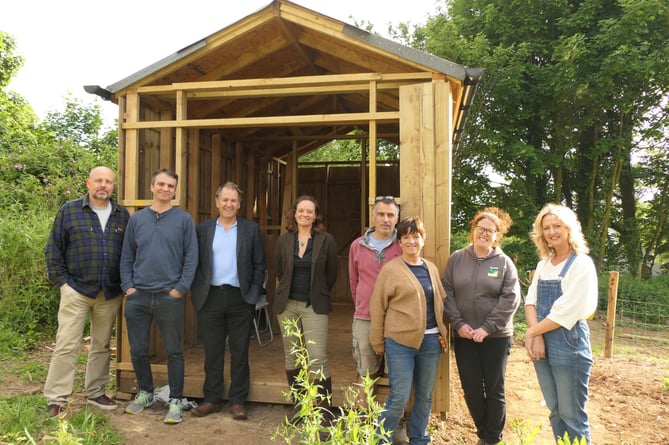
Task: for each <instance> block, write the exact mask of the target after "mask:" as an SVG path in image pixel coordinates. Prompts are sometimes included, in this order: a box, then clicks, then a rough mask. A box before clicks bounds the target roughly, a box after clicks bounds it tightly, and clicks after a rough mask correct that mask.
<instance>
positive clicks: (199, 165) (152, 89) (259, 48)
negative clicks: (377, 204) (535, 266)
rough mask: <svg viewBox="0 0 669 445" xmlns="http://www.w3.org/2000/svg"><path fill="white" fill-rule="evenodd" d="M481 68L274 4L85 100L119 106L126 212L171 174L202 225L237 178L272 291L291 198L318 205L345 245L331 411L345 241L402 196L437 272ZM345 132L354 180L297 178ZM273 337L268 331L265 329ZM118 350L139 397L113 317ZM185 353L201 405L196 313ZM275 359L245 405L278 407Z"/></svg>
mask: <svg viewBox="0 0 669 445" xmlns="http://www.w3.org/2000/svg"><path fill="white" fill-rule="evenodd" d="M481 73H482V71H481V70H480V69H468V68H466V67H464V66H461V65H458V64H455V63H452V62H449V61H447V60H444V59H440V58H438V57H434V56H432V55H430V54H426V53H423V52H420V51H417V50H415V49H412V48H409V47H405V46H402V45H399V44H397V43H395V42H392V41H390V40H387V39H385V38H382V37H379V36H377V35H373V34H370V33H368V32H365V31H363V30H360V29H358V28H356V27H353V26H351V25H348V24H346V23H343V22H341V21H338V20H335V19H332V18H330V17H327V16H324V15H322V14H319V13H318V12H315V11H312V10H309V9H306V8H304V7H301V6H299V5H297V4H295V3H292V2H289V1H286V0H274V1H272V2H271V3H270V4H268V5H267V6H266V7H264V8H263V9H260V10H259V11H257V12H255V13H253V14H251V15H249V16H247V17H245V18H243V19H241V20H239V21H237V22H236V23H233V24H232V25H230V26H228V27H226V28H224V29H221V30H220V31H218V32H216V33H214V34H212V35H210V36H207V37H205V38H203V39H202V40H199V41H197V42H195V43H193V44H192V45H189V46H187V47H185V48H183V49H181V50H179V51H177V52H176V53H174V54H172V55H171V56H169V57H166V58H164V59H162V60H159V61H158V62H156V63H153V64H151V65H149V66H147V67H146V68H145V69H143V70H141V71H139V72H137V73H135V74H132V75H130V76H128V77H127V78H125V79H122V80H120V81H119V82H116V83H114V84H112V85H110V86H108V87H106V88H101V87H99V86H86V90H87V91H88V92H90V93H93V94H97V95H99V96H101V97H103V98H105V99H107V100H111V101H113V102H114V103H117V104H118V106H119V178H120V180H119V186H118V193H119V201H120V202H121V203H122V204H123V205H125V206H127V207H128V208H129V209H130V210H131V211H134V210H137V209H139V208H142V207H145V206H148V205H149V204H150V202H151V195H150V192H149V183H150V178H151V173H152V172H153V171H154V170H155V169H157V168H161V167H168V168H172V169H174V170H176V172H177V173H178V174H179V178H180V180H179V185H178V192H177V195H176V199H175V201H176V202H175V204H176V205H178V206H180V207H182V208H183V209H185V210H187V211H188V212H189V213H190V214H191V215H192V216H193V218H194V220H195V222H196V223H198V222H201V221H204V220H205V219H207V218H210V217H212V216H214V215H216V214H217V212H216V208H215V206H214V192H215V190H216V188H217V187H218V185H220V184H222V183H223V182H225V181H227V180H232V181H234V182H236V183H238V184H239V185H240V186H241V188H242V189H243V190H244V200H243V202H242V209H241V214H243V215H244V216H246V217H249V218H252V219H255V220H256V221H257V222H258V223H259V224H260V226H261V230H262V233H263V235H264V237H265V241H266V242H265V246H266V251H267V258H268V262H267V264H268V269H269V280H268V283H274V274H273V272H274V271H273V269H274V268H273V264H272V258H273V250H274V241H275V240H276V238H277V236H278V235H279V234H280V232H281V229H282V222H283V221H282V215H283V211H284V210H285V209H286V208H287V207H288V206H290V204H291V203H292V201H293V200H294V198H296V197H297V196H298V195H299V194H301V193H305V192H306V193H310V194H313V195H315V196H316V197H317V198H318V199H319V203H320V205H321V208H322V209H324V213H325V219H326V223H327V224H328V231H330V232H331V233H333V234H334V235H335V238H336V239H337V241H338V244H339V251H340V266H341V267H340V270H341V273H340V276H339V278H338V285H337V290H336V292H335V297H334V299H335V303H336V304H335V306H336V310H335V312H334V313H333V314H332V322H331V326H332V329H331V337H330V342H329V343H330V352H329V354H330V361H331V368H332V374H333V381H334V388H335V403H341V401H342V400H343V397H342V392H341V390H342V389H343V388H345V387H347V386H348V385H349V384H350V383H351V381H353V378H354V375H355V369H354V365H353V361H352V358H351V321H352V313H353V308H352V304H351V300H350V291H349V290H348V274H347V270H346V264H347V255H348V246H349V244H350V242H351V240H352V239H353V238H355V236H358V235H360V233H361V232H362V231H363V230H364V229H365V227H366V226H367V225H368V221H369V213H370V210H371V203H372V202H373V199H374V197H375V196H377V195H378V194H383V195H390V194H392V195H394V196H398V195H399V199H400V202H401V205H402V215H405V216H408V215H419V216H420V217H421V218H422V220H423V221H424V223H425V227H426V230H427V234H428V236H427V240H426V244H425V251H424V256H425V257H426V258H428V259H429V260H431V261H433V262H435V263H436V264H437V265H438V266H439V268H440V269H443V267H444V266H445V263H446V260H447V258H448V256H449V242H450V235H449V233H450V219H451V218H450V216H451V215H450V203H451V154H452V151H453V147H454V145H455V143H456V142H457V139H458V136H459V134H460V131H461V128H462V125H463V121H464V118H465V116H466V112H467V109H468V106H469V103H470V101H471V99H472V96H473V94H474V91H475V88H476V85H477V83H478V79H479V78H480V76H481ZM344 138H348V139H351V138H352V139H356V140H358V141H360V147H361V150H362V159H366V161H363V162H359V163H358V164H357V165H353V166H352V168H353V170H351V171H352V172H353V173H352V174H351V173H350V171H349V174H348V175H341V174H340V173H341V172H342V170H336V169H334V168H330V167H327V168H325V169H321V173H323V171H324V172H325V173H323V174H321V176H318V174H317V173H314V172H315V171H314V170H312V171H306V170H303V169H298V159H299V158H300V156H302V155H304V154H306V153H308V152H310V151H313V150H315V149H317V148H319V147H320V146H322V145H323V144H326V143H327V142H329V141H331V140H333V139H344ZM379 139H384V140H386V141H389V142H391V143H394V144H397V145H398V146H399V149H400V161H399V166H397V165H395V166H392V165H391V166H389V167H387V168H384V166H383V165H377V164H379V163H377V160H376V153H377V141H378V140H379ZM350 167H351V166H349V168H350ZM314 175H315V176H314ZM339 176H345V177H346V178H347V179H346V180H344V181H343V182H342V181H340V180H338V179H337V178H338V177H339ZM338 181H339V182H338ZM355 215H357V217H355ZM268 299H269V300H270V301H272V299H273V286H272V285H268ZM273 328H274V330H275V332H277V333H278V328H277V326H276V322H275V321H274V326H273ZM158 337H159V336H158V335H153V338H154V344H153V345H152V351H153V355H154V357H153V363H154V364H153V372H154V378H155V380H156V384H159V385H162V384H165V383H166V381H167V372H166V369H167V367H166V365H165V357H164V356H163V352H162V345H160V341H159V338H158ZM117 344H118V351H117V370H118V375H117V383H118V386H119V391H120V392H121V393H124V392H125V393H133V392H136V388H135V381H134V373H133V370H132V363H131V361H130V353H129V348H128V346H127V337H126V331H125V325H124V323H123V318H122V317H119V324H118V331H117ZM184 346H185V351H186V382H185V394H184V395H185V396H186V397H189V398H198V397H202V382H203V380H204V372H203V369H202V368H203V356H204V354H203V349H202V347H201V345H200V342H199V341H198V333H197V326H196V317H195V314H194V311H193V308H192V306H191V305H187V313H186V321H185V324H184ZM281 351H282V346H281V342H280V341H276V340H275V341H274V342H272V343H270V344H269V345H268V346H265V347H260V346H259V345H258V344H254V345H253V346H252V350H251V360H252V363H251V370H252V371H251V372H252V376H251V384H252V386H251V393H250V400H251V401H261V402H274V403H284V402H285V398H284V397H283V394H282V391H285V390H286V389H287V386H286V382H285V376H284V373H283V369H282V359H281ZM448 361H449V355H445V356H444V359H443V360H442V365H441V370H440V375H439V381H438V382H437V385H436V391H435V401H434V411H437V412H446V411H448V409H449V392H450V385H449V363H448ZM226 379H227V377H226Z"/></svg>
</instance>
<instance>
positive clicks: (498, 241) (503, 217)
mask: <svg viewBox="0 0 669 445" xmlns="http://www.w3.org/2000/svg"><path fill="white" fill-rule="evenodd" d="M482 219H487V220H490V221H492V223H493V224H494V225H495V230H497V236H496V237H495V241H493V242H492V246H493V247H499V246H501V245H502V241H504V235H506V234H507V232H508V231H509V229H510V228H511V225H512V224H513V221H512V220H511V217H510V216H509V214H508V213H506V212H505V211H504V210H502V209H500V208H497V207H486V208H485V209H483V210H479V211H478V212H476V215H474V218H472V220H471V221H470V225H471V227H470V230H469V236H467V240H468V241H469V242H470V243H473V242H474V231H475V230H476V225H477V224H478V223H479V221H481V220H482Z"/></svg>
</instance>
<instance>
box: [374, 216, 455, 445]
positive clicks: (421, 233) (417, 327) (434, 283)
mask: <svg viewBox="0 0 669 445" xmlns="http://www.w3.org/2000/svg"><path fill="white" fill-rule="evenodd" d="M397 239H398V240H399V242H400V247H401V248H402V256H400V257H397V258H395V259H393V260H391V261H389V262H388V263H387V264H386V265H385V266H383V269H381V272H379V276H378V278H377V280H376V285H375V286H374V293H373V294H372V301H371V303H370V313H371V318H372V323H371V331H370V334H369V339H370V341H371V343H372V346H373V347H374V350H375V351H376V353H377V354H383V353H385V355H386V364H387V366H388V378H389V382H390V393H389V394H388V398H387V399H386V403H385V406H384V408H383V412H382V413H381V417H380V419H379V422H381V421H382V422H383V429H384V431H385V432H386V434H384V439H385V440H389V438H390V437H391V435H392V432H393V431H394V430H395V428H397V425H398V423H399V421H400V418H401V417H402V413H403V412H404V408H405V407H406V404H407V402H408V401H409V396H410V394H411V387H412V385H413V389H414V393H413V394H414V401H413V407H412V408H411V414H410V415H409V427H408V434H409V440H410V441H411V443H412V444H423V443H428V442H430V436H429V435H428V434H427V432H426V429H427V423H428V420H429V418H430V410H431V408H432V390H433V389H434V382H435V379H436V377H437V370H438V368H439V360H440V358H441V352H442V350H443V349H444V348H445V347H446V342H445V341H444V339H445V338H447V328H446V325H445V323H444V300H445V298H446V292H445V291H444V287H443V286H442V284H441V279H440V278H439V271H438V270H437V266H435V265H434V264H433V263H431V262H429V261H427V260H425V259H424V258H422V257H421V250H422V249H423V245H424V243H425V229H424V228H423V223H422V222H421V221H420V219H418V217H413V218H404V219H403V220H402V221H400V223H399V224H398V225H397Z"/></svg>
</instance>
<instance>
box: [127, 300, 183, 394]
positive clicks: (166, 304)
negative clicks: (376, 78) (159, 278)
mask: <svg viewBox="0 0 669 445" xmlns="http://www.w3.org/2000/svg"><path fill="white" fill-rule="evenodd" d="M167 292H168V290H165V291H162V292H146V291H141V290H139V289H138V290H137V291H136V292H135V293H134V294H132V295H129V296H127V297H126V301H125V322H126V326H127V328H128V343H129V344H130V357H131V359H132V367H133V368H134V370H135V377H136V378H137V386H138V387H139V389H140V390H142V391H146V392H153V374H151V361H150V359H149V340H150V339H149V337H150V332H151V322H152V321H155V322H156V325H157V326H158V330H159V331H160V336H161V337H162V340H163V345H164V347H165V354H166V355H167V379H168V382H169V386H170V399H179V400H181V398H182V397H183V388H184V354H183V347H182V341H181V333H182V330H183V319H184V298H174V297H172V296H171V295H169V294H168V293H167Z"/></svg>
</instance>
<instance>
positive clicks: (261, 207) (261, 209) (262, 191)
mask: <svg viewBox="0 0 669 445" xmlns="http://www.w3.org/2000/svg"><path fill="white" fill-rule="evenodd" d="M269 162H270V161H269V159H267V158H266V157H263V158H261V159H260V168H259V170H260V172H259V174H260V176H259V177H258V191H257V193H256V195H255V197H254V199H255V201H256V209H257V213H258V214H257V218H256V221H257V222H258V223H259V224H260V226H264V225H265V224H267V220H268V210H267V196H268V187H269V183H268V179H269V174H268V172H267V170H268V166H269Z"/></svg>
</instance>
